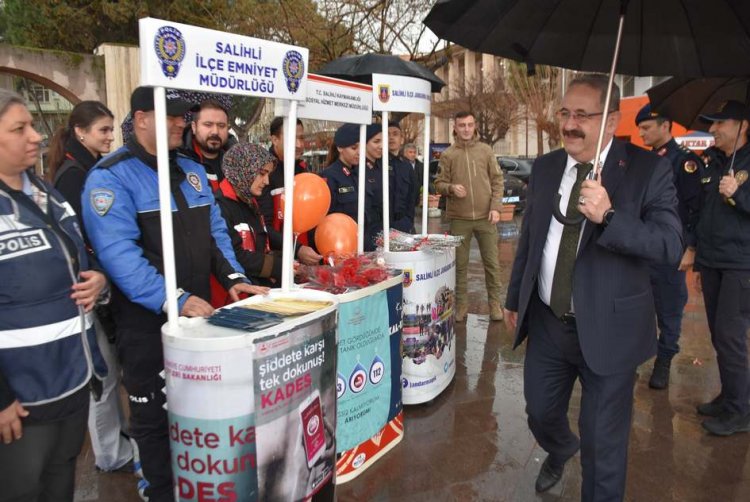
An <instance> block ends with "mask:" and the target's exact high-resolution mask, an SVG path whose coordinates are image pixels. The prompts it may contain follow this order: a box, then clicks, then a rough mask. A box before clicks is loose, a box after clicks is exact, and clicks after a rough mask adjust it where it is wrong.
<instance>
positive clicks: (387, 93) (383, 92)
mask: <svg viewBox="0 0 750 502" xmlns="http://www.w3.org/2000/svg"><path fill="white" fill-rule="evenodd" d="M378 99H379V100H380V102H381V103H387V102H388V101H390V99H391V86H390V85H387V84H378Z"/></svg>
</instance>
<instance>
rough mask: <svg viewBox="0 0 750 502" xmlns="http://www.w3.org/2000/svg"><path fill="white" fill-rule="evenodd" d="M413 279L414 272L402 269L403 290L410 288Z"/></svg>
mask: <svg viewBox="0 0 750 502" xmlns="http://www.w3.org/2000/svg"><path fill="white" fill-rule="evenodd" d="M413 277H414V271H413V270H412V269H410V268H405V269H404V287H405V288H408V287H409V286H411V283H412V282H413V280H414V279H413Z"/></svg>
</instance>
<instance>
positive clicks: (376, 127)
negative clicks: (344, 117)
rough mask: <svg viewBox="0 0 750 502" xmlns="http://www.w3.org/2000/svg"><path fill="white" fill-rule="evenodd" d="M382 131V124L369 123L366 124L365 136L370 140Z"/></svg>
mask: <svg viewBox="0 0 750 502" xmlns="http://www.w3.org/2000/svg"><path fill="white" fill-rule="evenodd" d="M382 132H383V124H370V125H368V126H367V132H366V133H365V138H366V140H367V141H370V140H371V139H372V138H373V137H374V136H375V135H377V134H380V133H382Z"/></svg>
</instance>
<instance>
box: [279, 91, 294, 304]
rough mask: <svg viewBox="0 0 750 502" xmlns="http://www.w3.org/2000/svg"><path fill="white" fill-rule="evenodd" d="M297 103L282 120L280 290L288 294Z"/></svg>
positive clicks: (290, 275) (292, 247) (291, 106)
mask: <svg viewBox="0 0 750 502" xmlns="http://www.w3.org/2000/svg"><path fill="white" fill-rule="evenodd" d="M296 133H297V101H290V103H289V115H288V116H287V117H286V118H285V119H284V228H283V240H282V243H283V247H282V263H281V289H282V291H284V292H289V291H290V290H291V288H292V286H293V285H294V267H293V262H294V243H293V236H292V218H293V217H294V200H293V199H294V161H295V159H294V157H295V149H294V143H295V140H296V138H297V134H296Z"/></svg>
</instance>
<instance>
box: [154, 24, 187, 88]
mask: <svg viewBox="0 0 750 502" xmlns="http://www.w3.org/2000/svg"><path fill="white" fill-rule="evenodd" d="M154 51H155V52H156V57H157V58H159V61H160V62H161V71H162V73H164V76H165V77H167V78H170V79H172V78H175V77H176V76H177V73H178V72H179V71H180V64H182V60H183V59H185V40H184V39H183V38H182V33H181V32H180V30H178V29H177V28H174V27H172V26H162V27H161V28H159V29H158V30H157V32H156V36H155V37H154Z"/></svg>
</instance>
